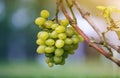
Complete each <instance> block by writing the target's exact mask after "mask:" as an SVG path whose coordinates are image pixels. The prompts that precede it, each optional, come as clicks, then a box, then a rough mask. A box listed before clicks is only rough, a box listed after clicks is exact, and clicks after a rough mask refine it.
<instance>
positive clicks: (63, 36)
mask: <svg viewBox="0 0 120 78" xmlns="http://www.w3.org/2000/svg"><path fill="white" fill-rule="evenodd" d="M66 37H67V36H66V34H65V33H60V34H58V38H59V39H62V40H63V39H66Z"/></svg>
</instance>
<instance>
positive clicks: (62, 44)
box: [55, 40, 64, 48]
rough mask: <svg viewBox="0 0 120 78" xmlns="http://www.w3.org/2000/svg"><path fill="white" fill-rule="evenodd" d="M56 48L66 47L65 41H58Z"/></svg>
mask: <svg viewBox="0 0 120 78" xmlns="http://www.w3.org/2000/svg"><path fill="white" fill-rule="evenodd" d="M55 46H56V47H57V48H62V47H63V46H64V41H63V40H57V41H56V42H55Z"/></svg>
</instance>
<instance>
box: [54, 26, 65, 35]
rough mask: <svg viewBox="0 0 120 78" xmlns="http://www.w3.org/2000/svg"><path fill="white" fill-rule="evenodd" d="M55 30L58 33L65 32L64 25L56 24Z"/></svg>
mask: <svg viewBox="0 0 120 78" xmlns="http://www.w3.org/2000/svg"><path fill="white" fill-rule="evenodd" d="M55 31H56V32H57V33H58V34H59V33H63V32H65V27H64V26H58V27H57V28H56V29H55Z"/></svg>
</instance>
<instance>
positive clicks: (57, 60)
mask: <svg viewBox="0 0 120 78" xmlns="http://www.w3.org/2000/svg"><path fill="white" fill-rule="evenodd" d="M53 59H54V63H61V62H62V57H57V56H54V57H53Z"/></svg>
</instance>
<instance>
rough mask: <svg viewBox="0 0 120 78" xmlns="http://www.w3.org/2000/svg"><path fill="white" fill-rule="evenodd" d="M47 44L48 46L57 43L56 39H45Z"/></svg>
mask: <svg viewBox="0 0 120 78" xmlns="http://www.w3.org/2000/svg"><path fill="white" fill-rule="evenodd" d="M45 44H46V45H48V46H52V45H54V44H55V41H54V40H53V39H48V40H46V41H45Z"/></svg>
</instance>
